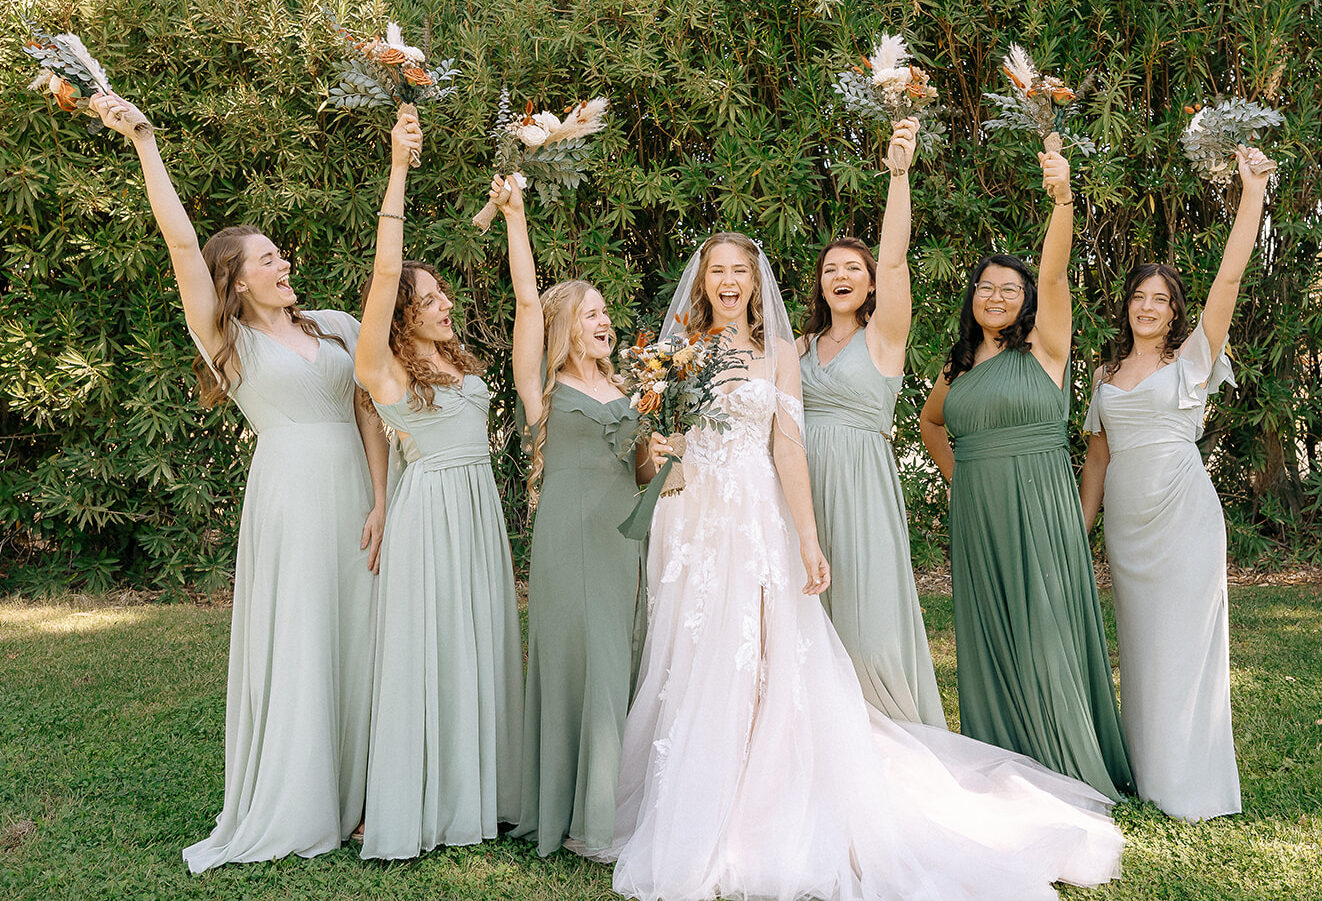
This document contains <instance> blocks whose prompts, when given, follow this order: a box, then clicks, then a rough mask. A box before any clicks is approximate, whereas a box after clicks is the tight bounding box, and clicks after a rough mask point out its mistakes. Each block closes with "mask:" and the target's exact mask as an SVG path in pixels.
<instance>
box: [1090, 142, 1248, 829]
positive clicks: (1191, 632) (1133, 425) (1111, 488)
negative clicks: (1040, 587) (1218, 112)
mask: <svg viewBox="0 0 1322 901" xmlns="http://www.w3.org/2000/svg"><path fill="white" fill-rule="evenodd" d="M1250 154H1252V157H1251V156H1250ZM1272 168H1274V164H1271V163H1270V162H1269V161H1267V160H1266V158H1265V157H1263V156H1262V153H1261V151H1257V150H1254V151H1251V152H1250V151H1245V150H1244V148H1240V152H1239V175H1240V179H1241V181H1242V182H1243V185H1244V192H1243V195H1242V197H1241V199H1240V204H1239V210H1238V212H1237V213H1236V214H1235V224H1234V226H1233V227H1232V228H1231V230H1230V238H1229V240H1228V241H1227V243H1226V250H1225V255H1224V257H1223V258H1222V260H1221V268H1220V270H1219V271H1218V272H1217V275H1216V280H1215V281H1213V282H1212V288H1211V290H1210V291H1209V292H1208V294H1207V304H1206V306H1205V307H1204V308H1203V315H1202V318H1201V319H1200V320H1199V323H1198V326H1197V328H1195V329H1194V330H1193V331H1192V333H1190V331H1189V322H1188V317H1187V314H1186V312H1185V292H1184V282H1183V281H1182V280H1181V279H1180V276H1179V273H1177V272H1176V271H1175V270H1174V269H1172V268H1171V267H1169V266H1165V265H1162V264H1160V263H1146V264H1144V265H1140V266H1136V267H1135V268H1134V269H1133V270H1132V271H1131V272H1130V273H1129V276H1128V277H1127V278H1126V279H1125V288H1124V297H1125V308H1124V312H1123V314H1122V315H1121V316H1120V317H1119V322H1118V323H1117V325H1118V326H1119V332H1120V343H1119V347H1118V348H1117V350H1116V353H1115V355H1114V356H1112V358H1111V360H1110V362H1108V363H1107V364H1106V365H1104V366H1102V367H1100V368H1099V369H1098V370H1097V375H1096V389H1095V390H1094V392H1093V399H1092V405H1091V407H1090V409H1089V411H1088V419H1087V422H1086V424H1085V428H1087V429H1088V431H1090V432H1092V433H1093V436H1092V441H1091V444H1090V445H1089V448H1088V460H1087V462H1086V463H1085V464H1084V467H1083V476H1082V485H1081V487H1080V496H1081V500H1082V502H1083V515H1084V521H1085V522H1086V523H1088V525H1089V526H1091V524H1092V523H1093V521H1094V520H1095V519H1096V518H1097V511H1098V509H1099V508H1100V507H1101V504H1102V500H1103V495H1105V500H1106V555H1107V557H1108V558H1109V560H1110V563H1111V579H1112V585H1113V588H1114V592H1115V618H1116V626H1117V629H1118V634H1119V641H1120V689H1121V692H1122V693H1123V695H1124V700H1125V703H1124V706H1123V707H1122V708H1121V715H1122V718H1123V720H1124V726H1125V735H1126V737H1127V738H1128V739H1129V748H1130V759H1131V760H1132V762H1133V766H1134V782H1135V784H1136V785H1137V788H1138V795H1139V797H1141V798H1144V799H1146V800H1149V801H1152V802H1153V803H1155V804H1156V805H1157V806H1158V807H1160V808H1161V809H1162V810H1164V811H1166V812H1167V813H1168V814H1170V815H1171V816H1175V817H1179V818H1180V819H1184V820H1204V819H1208V818H1210V817H1216V816H1221V815H1222V814H1227V813H1238V812H1239V811H1240V798H1239V770H1238V769H1237V767H1236V766H1235V742H1234V736H1233V735H1232V732H1231V727H1230V634H1229V633H1230V624H1229V617H1228V611H1227V599H1226V525H1225V519H1224V518H1223V516H1222V514H1221V502H1220V501H1219V500H1218V498H1217V496H1216V489H1215V488H1213V487H1212V480H1211V479H1209V478H1208V477H1207V470H1206V469H1205V468H1204V467H1203V458H1202V456H1201V455H1200V454H1199V452H1198V445H1197V444H1195V443H1194V442H1195V441H1197V439H1198V438H1199V437H1200V436H1201V435H1202V432H1203V428H1202V424H1203V415H1204V413H1205V412H1206V410H1207V396H1208V395H1209V394H1211V393H1213V392H1215V391H1216V390H1217V389H1218V388H1219V387H1220V385H1221V383H1222V382H1226V381H1228V382H1230V383H1231V384H1232V385H1233V384H1234V380H1233V378H1232V376H1231V371H1230V360H1229V359H1228V358H1227V357H1226V355H1225V351H1224V347H1225V343H1226V335H1227V333H1228V332H1229V330H1230V319H1231V316H1232V315H1233V313H1234V311H1235V300H1236V297H1237V296H1238V294H1239V284H1240V280H1241V279H1242V278H1243V276H1244V270H1245V268H1246V267H1247V266H1248V263H1249V258H1250V257H1251V256H1252V254H1253V244H1254V240H1255V238H1256V236H1257V233H1258V224H1259V223H1260V222H1261V220H1262V208H1263V200H1264V196H1265V194H1266V190H1267V178H1268V173H1269V172H1270V170H1271V169H1272ZM1264 170H1266V171H1264Z"/></svg>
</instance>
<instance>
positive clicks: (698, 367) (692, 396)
mask: <svg viewBox="0 0 1322 901" xmlns="http://www.w3.org/2000/svg"><path fill="white" fill-rule="evenodd" d="M680 324H681V325H685V324H686V323H683V322H681V323H680ZM649 337H650V336H649V335H647V334H642V335H639V336H638V340H637V342H635V343H634V345H633V346H632V347H626V348H625V349H624V350H622V351H620V363H621V365H622V372H621V374H622V375H623V376H624V384H625V390H626V391H627V392H628V394H629V404H630V406H632V407H633V408H634V409H635V410H637V411H638V431H637V432H636V433H635V434H634V439H633V441H632V442H631V445H630V446H631V448H632V447H637V446H638V445H640V444H645V443H646V442H647V440H648V438H649V437H650V436H651V434H652V433H653V432H659V433H660V434H662V435H665V436H667V437H666V443H667V444H669V445H670V447H671V450H672V452H673V453H672V454H671V455H670V457H669V459H668V460H667V461H666V463H665V465H663V466H662V467H661V469H660V471H659V472H657V474H656V477H655V478H654V479H653V480H652V484H651V485H649V486H648V488H647V491H646V492H644V493H643V496H642V497H641V498H640V499H639V501H638V504H637V506H635V507H634V510H633V513H631V514H630V515H629V518H628V519H626V520H625V521H624V522H623V523H621V524H620V533H621V534H622V535H624V536H625V537H627V538H634V539H641V538H642V537H643V536H644V535H646V534H647V529H648V527H649V525H650V524H651V521H652V511H653V510H654V509H655V507H656V502H657V499H658V498H659V497H662V496H668V495H672V494H678V493H679V492H681V491H683V490H684V468H683V465H682V464H681V463H680V459H681V458H682V457H683V456H684V450H685V439H684V433H685V432H687V431H689V430H690V429H694V428H707V429H714V430H715V431H718V432H723V431H725V430H726V429H728V428H730V423H729V420H728V418H727V416H726V413H725V410H723V409H722V408H721V406H720V405H719V404H718V403H717V396H718V395H719V394H720V393H721V391H720V389H721V386H722V385H724V384H726V383H728V382H731V381H741V380H742V379H743V378H744V377H743V376H742V375H740V374H739V373H740V372H741V371H742V370H745V369H747V368H748V356H749V354H748V352H747V351H742V350H735V349H734V348H733V347H731V346H730V343H729V342H728V341H727V340H725V335H724V331H723V330H721V329H712V330H711V331H708V332H707V333H705V334H701V335H692V336H690V337H687V338H685V337H682V336H680V335H671V336H670V337H668V338H663V339H662V340H660V341H658V342H656V343H654V344H649V343H648V339H649Z"/></svg>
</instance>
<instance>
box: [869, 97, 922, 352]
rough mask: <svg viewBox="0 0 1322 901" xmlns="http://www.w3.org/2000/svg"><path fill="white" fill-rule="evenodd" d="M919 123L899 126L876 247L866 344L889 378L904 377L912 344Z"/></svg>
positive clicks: (890, 156)
mask: <svg viewBox="0 0 1322 901" xmlns="http://www.w3.org/2000/svg"><path fill="white" fill-rule="evenodd" d="M917 134H918V120H917V119H915V118H912V117H910V118H908V119H905V120H903V121H902V122H899V123H897V124H896V126H895V133H894V134H892V135H891V145H890V150H889V152H888V153H887V159H889V160H894V161H896V162H898V163H899V164H900V166H899V168H895V169H892V170H891V180H890V187H889V188H888V190H887V193H886V213H885V215H884V216H883V217H882V220H881V244H880V246H879V247H878V248H877V311H876V312H875V313H874V314H873V316H872V318H871V319H869V320H868V325H867V341H868V350H869V351H870V352H871V354H872V360H873V362H874V363H876V364H877V368H878V369H879V370H880V371H881V372H882V373H883V374H884V375H903V374H904V350H905V346H906V345H907V344H908V343H909V321H910V319H911V318H912V315H913V298H912V295H911V293H910V290H909V233H910V230H911V223H912V214H911V211H910V200H909V167H910V166H912V165H913V157H914V152H915V150H916V149H917V138H916V136H917Z"/></svg>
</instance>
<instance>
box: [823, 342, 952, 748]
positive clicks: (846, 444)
mask: <svg viewBox="0 0 1322 901" xmlns="http://www.w3.org/2000/svg"><path fill="white" fill-rule="evenodd" d="M817 353H818V344H817V341H815V340H814V341H812V342H811V343H810V344H809V345H808V352H807V353H806V354H805V355H804V356H803V357H802V358H801V361H800V362H801V366H800V369H801V372H802V380H803V409H804V422H805V431H804V447H805V449H806V450H807V452H808V475H809V481H810V483H811V485H812V500H813V513H814V514H815V516H816V519H817V535H818V538H819V540H820V541H821V545H822V552H823V553H824V554H826V559H827V560H829V561H830V563H831V587H830V588H828V589H826V591H824V592H822V594H821V599H822V605H823V606H824V607H825V608H826V613H827V615H828V616H830V617H831V622H832V624H833V625H834V626H835V630H836V633H837V634H839V636H840V640H841V641H842V642H843V643H844V646H845V650H847V651H848V652H849V657H850V659H851V660H853V661H854V669H855V670H856V671H857V672H858V678H859V682H860V684H861V685H862V687H863V697H864V698H865V699H866V700H867V702H868V703H869V704H871V705H872V706H873V707H876V708H877V709H878V710H880V711H881V712H882V713H884V714H886V715H887V716H889V717H891V718H892V719H899V720H907V721H909V722H915V723H926V724H927V725H929V726H940V727H941V728H943V729H944V728H945V725H946V715H945V712H944V711H943V710H942V709H941V695H940V692H939V691H938V690H937V687H936V671H935V670H934V669H933V667H932V654H931V651H929V650H928V647H927V632H926V630H925V629H924V627H923V610H922V608H921V607H920V606H919V605H918V590H917V588H916V587H915V586H914V580H913V564H912V562H911V561H910V557H909V522H908V518H907V516H906V514H905V511H904V490H903V488H902V487H901V486H900V473H899V470H898V469H897V468H896V466H895V453H894V451H893V450H892V449H891V445H890V441H889V440H888V438H887V436H889V435H890V432H891V427H892V425H893V424H894V418H895V398H896V396H897V395H898V394H899V391H900V385H901V383H902V381H903V379H902V377H901V376H884V375H882V374H881V373H880V372H878V371H877V367H876V365H875V364H874V363H873V362H872V357H871V355H870V354H869V353H868V345H867V335H866V334H865V333H864V331H863V330H862V329H859V330H858V331H857V332H855V333H854V336H853V337H852V338H850V339H849V342H848V343H847V344H845V346H844V347H843V348H841V350H840V351H839V353H837V354H836V355H835V356H834V357H832V358H831V360H830V361H829V362H828V363H826V364H825V365H822V364H821V361H820V360H819V359H818V356H817Z"/></svg>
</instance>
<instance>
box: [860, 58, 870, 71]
mask: <svg viewBox="0 0 1322 901" xmlns="http://www.w3.org/2000/svg"><path fill="white" fill-rule="evenodd" d="M859 59H861V60H862V61H863V68H864V69H867V70H868V71H869V72H871V71H872V60H870V59H868V58H867V57H866V56H860V57H859Z"/></svg>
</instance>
